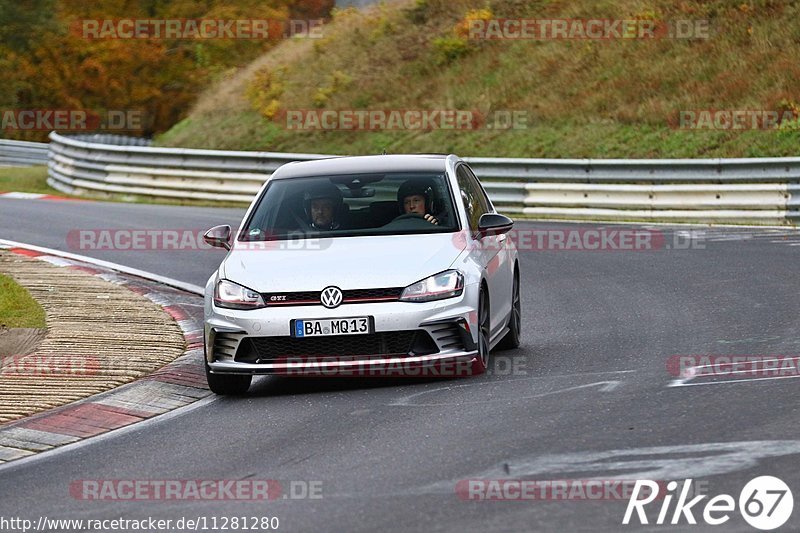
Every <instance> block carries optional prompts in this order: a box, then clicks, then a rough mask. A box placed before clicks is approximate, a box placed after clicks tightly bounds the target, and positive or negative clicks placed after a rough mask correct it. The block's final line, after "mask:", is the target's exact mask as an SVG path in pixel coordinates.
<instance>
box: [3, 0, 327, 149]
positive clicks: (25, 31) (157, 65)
mask: <svg viewBox="0 0 800 533" xmlns="http://www.w3.org/2000/svg"><path fill="white" fill-rule="evenodd" d="M332 6H333V0H237V1H235V2H231V1H225V0H204V1H196V0H137V1H133V0H125V1H122V2H120V1H116V0H115V1H111V0H96V1H93V2H75V1H71V0H41V1H38V2H4V3H0V71H2V72H3V73H4V76H3V77H4V83H2V84H0V109H2V110H3V111H7V110H24V109H85V110H93V111H97V112H100V113H102V112H104V111H107V110H138V111H140V112H141V114H142V117H143V121H142V125H143V128H142V129H141V131H137V132H131V133H134V134H137V135H144V136H151V135H152V134H154V133H158V132H161V131H165V130H167V129H168V128H169V127H170V126H172V125H173V124H175V123H176V122H177V121H178V120H180V119H181V118H183V116H185V114H186V113H187V112H188V109H189V107H190V106H191V104H192V103H193V102H194V101H195V98H196V97H197V95H198V94H199V93H200V92H202V91H203V90H204V89H206V88H207V87H208V85H209V84H210V83H211V82H213V81H214V80H215V79H217V78H219V77H220V76H221V75H223V74H226V73H230V70H231V69H236V68H239V67H243V66H244V65H246V64H247V63H248V62H249V61H251V60H252V59H254V58H255V57H258V56H259V55H261V54H263V53H264V52H265V51H266V50H268V49H269V48H271V47H273V46H274V45H275V44H276V43H277V42H278V41H279V40H280V39H281V37H280V36H273V35H270V37H269V38H268V39H181V40H177V39H172V40H169V39H163V38H145V39H87V38H85V37H84V36H82V35H81V34H80V32H77V31H75V28H76V23H79V22H80V21H82V20H86V19H94V20H98V19H103V20H105V19H112V20H113V19H226V20H227V19H234V20H239V19H267V20H271V21H275V20H283V21H285V20H290V19H319V18H325V17H326V16H327V15H328V14H329V12H330V9H331V7H332ZM46 135H47V133H46V132H42V131H21V130H14V129H5V130H4V131H2V132H0V136H2V137H5V138H17V139H27V140H44V139H45V138H46Z"/></svg>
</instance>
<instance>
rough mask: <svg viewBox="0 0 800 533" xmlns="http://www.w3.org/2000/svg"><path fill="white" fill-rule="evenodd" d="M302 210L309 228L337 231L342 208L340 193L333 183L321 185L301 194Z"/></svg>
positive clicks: (342, 200)
mask: <svg viewBox="0 0 800 533" xmlns="http://www.w3.org/2000/svg"><path fill="white" fill-rule="evenodd" d="M303 208H304V209H305V213H306V217H307V220H308V222H309V224H311V227H312V228H314V229H318V230H323V231H330V230H335V229H339V227H340V220H339V219H340V217H341V214H342V210H343V208H344V198H343V197H342V192H341V191H340V190H339V188H338V187H337V186H336V185H334V184H333V183H321V184H318V185H315V186H313V187H312V188H311V189H310V190H308V191H306V192H305V193H304V194H303Z"/></svg>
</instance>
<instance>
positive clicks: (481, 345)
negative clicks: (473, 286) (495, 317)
mask: <svg viewBox="0 0 800 533" xmlns="http://www.w3.org/2000/svg"><path fill="white" fill-rule="evenodd" d="M489 316H490V315H489V295H488V294H487V292H486V289H481V293H480V296H479V297H478V357H477V358H476V359H475V361H474V362H473V363H472V375H477V374H483V373H484V372H486V369H487V368H489V351H490V350H489V338H490V335H491V329H490V327H489V325H490V322H489Z"/></svg>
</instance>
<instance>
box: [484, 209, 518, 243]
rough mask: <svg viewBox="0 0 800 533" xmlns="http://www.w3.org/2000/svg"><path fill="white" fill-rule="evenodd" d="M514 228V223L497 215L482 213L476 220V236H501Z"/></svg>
mask: <svg viewBox="0 0 800 533" xmlns="http://www.w3.org/2000/svg"><path fill="white" fill-rule="evenodd" d="M513 227H514V221H513V220H511V219H510V218H508V217H507V216H505V215H501V214H499V213H484V214H482V215H481V218H480V220H478V236H479V237H486V236H487V235H502V234H503V233H508V232H509V231H511V228H513Z"/></svg>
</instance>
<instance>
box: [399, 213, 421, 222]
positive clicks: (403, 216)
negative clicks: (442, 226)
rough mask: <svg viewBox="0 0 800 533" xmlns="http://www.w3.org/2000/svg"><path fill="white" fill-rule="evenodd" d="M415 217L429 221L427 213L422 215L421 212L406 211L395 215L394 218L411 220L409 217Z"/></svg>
mask: <svg viewBox="0 0 800 533" xmlns="http://www.w3.org/2000/svg"><path fill="white" fill-rule="evenodd" d="M413 218H416V219H419V220H424V221H425V222H428V221H427V220H425V215H420V214H419V213H404V214H402V215H400V216H399V217H395V219H394V220H409V219H413Z"/></svg>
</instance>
